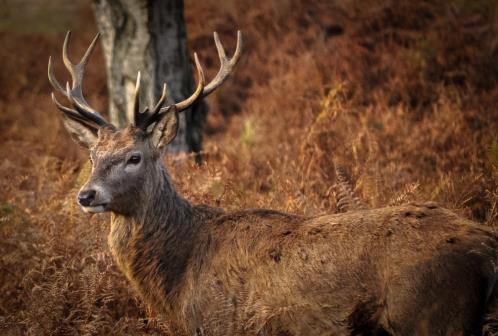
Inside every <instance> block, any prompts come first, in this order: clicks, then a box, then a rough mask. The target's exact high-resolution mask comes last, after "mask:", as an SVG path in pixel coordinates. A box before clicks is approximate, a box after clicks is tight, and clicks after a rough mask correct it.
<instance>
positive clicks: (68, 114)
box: [51, 92, 98, 134]
mask: <svg viewBox="0 0 498 336" xmlns="http://www.w3.org/2000/svg"><path fill="white" fill-rule="evenodd" d="M51 97H52V101H53V102H54V104H55V105H56V106H57V108H59V110H61V111H62V112H64V115H65V116H66V117H68V118H70V119H73V120H76V121H78V122H81V123H84V124H85V125H86V126H88V127H89V128H91V130H92V132H94V133H95V134H97V131H98V130H97V128H95V125H93V124H90V123H89V122H88V119H85V118H84V117H83V116H81V115H80V114H79V113H78V112H77V111H75V110H73V109H71V108H69V107H66V106H64V105H62V104H61V103H59V101H58V100H57V98H55V95H54V93H53V92H52V94H51Z"/></svg>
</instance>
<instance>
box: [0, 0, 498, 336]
mask: <svg viewBox="0 0 498 336" xmlns="http://www.w3.org/2000/svg"><path fill="white" fill-rule="evenodd" d="M5 3H6V5H9V4H10V3H11V1H6V2H5ZM342 3H343V4H342V5H341V4H338V3H335V2H330V1H294V0H290V1H284V0H278V1H261V2H258V4H257V5H255V4H254V2H249V1H248V2H245V3H242V2H240V1H235V0H233V1H224V2H223V4H221V5H220V2H219V1H215V0H207V1H203V2H200V1H199V2H198V1H186V19H187V23H188V35H189V49H190V50H192V51H193V50H196V51H198V52H199V54H200V58H201V61H202V63H203V64H204V65H205V67H206V69H207V75H208V77H212V76H213V74H214V73H215V72H216V70H217V66H218V65H217V64H218V63H217V62H218V59H217V55H216V50H215V47H214V43H213V41H212V35H211V33H212V31H214V30H216V31H218V33H219V34H220V36H221V38H222V40H223V43H224V45H226V46H227V47H228V46H234V44H235V38H236V34H235V31H236V29H241V30H242V31H243V34H244V37H245V50H244V52H243V59H242V61H241V62H240V64H239V65H238V66H237V69H236V71H235V73H234V76H233V78H232V79H231V80H230V81H228V82H227V83H226V84H225V85H224V87H223V88H222V89H221V90H220V91H219V92H218V93H216V94H214V95H213V96H212V97H210V98H208V104H209V106H210V113H209V116H208V120H207V124H206V128H205V132H206V136H205V139H206V140H205V144H204V150H203V156H204V158H205V163H204V164H203V165H202V166H197V165H196V164H195V160H194V156H192V155H186V156H184V157H183V158H175V163H174V164H172V162H171V160H172V159H171V158H168V159H166V161H167V163H168V166H169V167H170V173H171V175H172V178H173V180H174V181H175V183H176V185H177V187H178V189H179V190H180V191H181V192H182V193H183V194H184V195H185V196H186V197H187V198H188V199H190V200H192V201H193V202H199V203H208V204H213V205H219V206H223V207H225V208H228V209H239V208H247V207H264V208H275V209H279V210H283V211H289V212H295V213H301V214H306V215H316V214H320V213H333V212H338V211H340V210H341V209H340V208H341V205H340V204H339V205H338V193H340V190H338V189H337V188H336V187H335V186H336V185H337V183H338V182H340V181H338V180H337V176H336V171H337V169H336V167H341V169H343V170H344V171H345V172H347V174H348V177H349V178H350V179H351V180H352V181H353V182H354V184H353V186H354V187H353V188H354V190H353V192H354V193H355V195H357V196H358V199H360V200H362V202H364V203H365V205H368V206H369V207H379V206H386V205H394V204H402V203H406V202H410V201H425V200H433V201H437V202H439V203H441V204H442V205H443V206H445V207H448V208H451V209H454V210H455V211H457V212H459V213H460V214H461V215H463V216H466V217H468V218H470V219H473V220H475V221H477V222H480V223H482V224H483V225H489V226H495V225H496V224H497V221H498V204H497V202H498V183H497V181H498V180H497V174H498V154H497V153H498V145H497V143H498V111H497V108H496V107H497V106H498V104H497V103H498V99H497V98H498V86H497V83H496V81H497V78H498V62H497V61H496V60H497V59H498V40H497V38H496V36H498V34H497V33H498V27H497V22H498V20H497V10H498V9H497V8H498V5H497V2H496V1H484V0H479V1H468V0H450V1H441V2H433V1H417V2H413V1H379V0H367V1H347V2H342ZM9 13H10V14H9V15H11V16H12V17H9V21H8V22H9V26H8V27H3V28H2V30H1V31H0V42H1V44H2V46H3V48H2V49H0V57H1V59H2V60H3V62H2V63H3V65H2V67H0V87H1V88H2V89H1V91H0V111H1V113H0V139H1V142H0V143H1V145H0V155H1V157H2V159H1V161H0V176H1V178H0V269H1V272H0V293H1V295H0V333H1V334H3V335H21V334H23V335H24V334H27V335H49V334H50V335H68V334H82V335H123V334H143V335H145V334H150V335H155V334H162V333H166V334H174V331H173V330H169V327H168V323H167V321H162V320H161V319H160V317H157V316H156V315H154V312H150V311H147V309H146V308H145V307H144V306H143V305H142V303H141V301H140V300H139V299H138V298H137V297H136V296H135V294H134V293H133V292H132V290H131V289H130V286H129V285H128V284H127V282H126V281H125V279H124V277H123V276H122V275H121V274H120V273H119V271H118V270H117V269H116V266H115V265H114V263H113V260H112V258H111V257H110V255H109V252H108V248H107V243H106V235H107V231H108V229H109V227H108V225H109V224H108V222H109V217H108V215H98V216H89V215H87V214H84V213H82V212H81V211H80V210H79V209H78V207H77V206H76V202H75V196H76V192H77V190H78V188H79V186H80V185H81V183H82V180H83V179H82V178H81V174H84V173H81V171H82V169H83V168H84V167H85V165H86V164H87V160H88V159H87V156H86V153H85V152H84V151H82V150H80V149H78V147H77V145H75V144H73V143H72V142H71V140H70V138H69V136H68V134H67V133H66V132H65V130H64V128H63V127H62V125H61V120H60V118H59V115H58V112H57V111H56V109H55V108H54V106H53V104H52V102H51V101H50V99H49V92H50V91H51V89H50V86H49V83H48V81H47V79H46V65H47V59H48V56H49V55H53V56H54V57H56V58H57V59H58V60H60V58H59V55H60V49H61V43H62V40H63V34H64V31H63V30H65V29H66V28H72V30H73V31H74V33H75V36H74V39H73V40H74V43H73V45H74V49H75V50H74V54H75V55H76V54H77V53H80V54H81V52H82V51H83V50H84V48H85V47H86V45H87V43H88V42H89V41H90V39H91V36H92V35H93V34H94V33H95V25H94V24H93V18H92V14H91V10H90V8H89V4H88V3H87V2H86V1H81V10H79V11H77V13H78V14H75V11H73V10H69V9H68V12H67V13H68V15H75V17H74V19H73V20H70V22H69V23H68V24H67V25H68V27H59V28H58V26H53V25H50V27H51V30H50V32H47V31H45V30H44V29H41V28H40V30H37V29H34V30H33V29H20V28H19V25H17V24H15V23H16V19H17V20H22V17H21V15H20V13H19V14H16V13H17V12H16V11H15V10H11V11H10V12H9ZM57 13H58V14H54V15H56V16H59V15H60V13H59V12H57ZM16 15H18V17H16ZM54 15H50V13H48V14H47V13H46V12H43V15H42V17H43V18H42V17H41V16H40V17H37V19H39V20H42V19H43V20H49V22H50V20H56V19H57V17H54ZM76 15H77V16H76ZM46 24H47V23H46V22H45V23H41V26H46ZM60 63H61V62H59V61H58V62H57V65H58V68H56V70H57V72H58V73H60V74H63V73H64V72H63V69H62V67H61V64H60ZM104 73H105V71H104V69H103V58H102V55H101V54H100V51H99V52H98V53H97V55H95V57H94V59H93V60H92V61H91V64H90V66H89V69H88V73H87V75H86V82H85V91H86V92H87V94H86V95H87V97H88V98H89V101H90V103H91V104H92V105H94V106H95V107H96V108H97V109H99V110H105V106H106V86H105V78H104Z"/></svg>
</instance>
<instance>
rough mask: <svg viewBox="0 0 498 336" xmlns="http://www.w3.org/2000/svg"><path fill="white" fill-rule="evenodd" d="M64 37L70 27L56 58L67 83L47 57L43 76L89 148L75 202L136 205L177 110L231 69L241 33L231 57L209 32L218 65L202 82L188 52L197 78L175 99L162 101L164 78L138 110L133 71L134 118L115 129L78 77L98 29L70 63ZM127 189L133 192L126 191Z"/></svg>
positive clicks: (97, 208)
mask: <svg viewBox="0 0 498 336" xmlns="http://www.w3.org/2000/svg"><path fill="white" fill-rule="evenodd" d="M69 37H70V32H68V34H67V35H66V38H65V40H64V45H63V48H62V58H63V61H64V65H65V66H66V68H67V69H68V71H69V73H70V74H71V78H72V85H71V86H70V85H69V83H67V84H66V88H65V89H64V88H63V86H62V85H61V84H60V83H59V82H58V81H57V79H56V78H55V76H54V73H53V69H52V63H51V60H50V59H49V62H48V78H49V80H50V83H51V84H52V86H53V87H54V88H55V89H56V90H57V91H59V92H60V93H62V94H63V95H64V96H65V97H66V98H67V99H68V100H69V102H70V103H71V104H72V107H66V106H63V105H62V104H60V103H59V102H58V101H57V99H56V98H55V95H54V94H53V93H52V100H53V101H54V103H55V105H56V106H57V107H58V108H59V110H61V111H62V118H63V122H64V126H65V127H66V129H67V130H68V131H69V133H70V134H71V135H72V137H73V139H74V140H75V141H76V142H77V143H79V144H80V145H82V146H84V147H85V148H87V149H88V150H89V151H90V160H91V162H92V173H91V175H90V177H89V179H88V181H87V182H86V183H85V184H84V186H83V187H82V188H81V190H80V191H79V193H78V203H79V204H80V206H81V207H82V208H83V209H84V210H85V211H87V212H93V213H95V212H105V211H113V212H115V213H120V214H127V213H129V212H131V211H133V209H134V207H136V206H137V204H136V203H137V202H136V201H137V200H138V196H139V195H140V194H141V193H144V192H146V190H145V186H148V185H149V186H150V185H151V183H153V182H154V181H153V180H154V178H156V177H157V172H159V171H162V160H161V153H162V152H163V151H162V149H163V148H164V147H165V146H166V145H167V144H169V143H170V142H171V141H172V140H173V139H174V138H175V136H176V133H177V131H178V114H179V113H181V112H182V111H185V110H186V109H188V108H189V107H190V106H192V104H194V103H195V102H196V101H197V100H198V99H200V98H202V97H205V96H207V95H209V94H210V93H211V92H213V91H214V90H215V89H217V88H218V87H219V86H221V84H223V82H224V81H225V80H226V79H227V78H228V76H229V75H230V73H231V72H232V69H233V67H234V66H235V64H236V63H237V62H238V60H239V58H240V53H241V47H242V37H241V33H240V31H239V32H238V33H237V47H236V50H235V53H234V55H233V57H232V58H231V59H229V58H228V57H227V56H226V55H225V51H224V49H223V46H222V45H221V43H220V41H219V38H218V35H217V34H216V33H214V39H215V43H216V48H217V50H218V55H219V57H220V62H221V66H220V70H219V71H218V73H217V74H216V76H215V77H214V79H213V80H212V81H211V82H210V83H209V84H207V85H205V80H204V73H203V71H202V67H201V66H200V63H199V60H198V58H197V55H196V54H195V53H194V59H195V65H196V67H197V73H198V78H199V79H198V84H197V88H196V90H195V92H194V93H193V94H192V95H191V96H190V97H188V98H187V99H185V100H184V101H181V102H179V103H174V104H171V105H166V100H167V86H166V84H164V86H163V92H162V96H161V97H160V99H159V100H158V102H157V103H156V104H155V106H153V107H152V108H145V109H144V110H143V111H140V102H139V91H140V72H139V73H138V76H137V83H136V86H135V95H134V100H133V111H134V121H133V123H132V124H131V125H129V126H127V127H125V128H123V129H117V128H116V127H115V126H114V125H112V124H110V123H109V122H108V121H106V120H105V119H104V118H103V117H102V116H101V115H100V114H99V113H98V112H97V111H96V110H94V109H93V108H92V107H90V105H88V103H87V102H86V100H85V98H84V97H83V93H82V80H83V75H84V70H85V66H86V64H87V62H88V59H89V57H90V55H91V53H92V51H93V49H94V48H95V45H96V42H97V40H98V37H99V35H98V34H97V36H96V37H95V38H94V39H93V41H92V43H91V44H90V47H89V48H88V50H87V51H86V53H85V54H84V56H83V58H82V59H81V61H80V62H79V63H78V64H73V63H72V62H71V61H70V60H69V58H68V52H67V49H68V43H69ZM133 195H136V197H132V196H133Z"/></svg>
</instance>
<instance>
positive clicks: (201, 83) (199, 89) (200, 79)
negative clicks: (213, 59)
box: [159, 53, 206, 113]
mask: <svg viewBox="0 0 498 336" xmlns="http://www.w3.org/2000/svg"><path fill="white" fill-rule="evenodd" d="M194 60H195V66H196V68H197V77H198V83H197V88H196V89H195V91H194V93H192V95H191V96H190V97H188V98H187V99H185V100H184V101H181V102H179V103H176V104H175V106H176V109H177V111H178V112H182V111H184V110H186V109H188V108H189V107H190V106H192V104H193V103H195V101H196V100H197V99H198V98H200V97H201V94H202V92H203V90H204V84H205V82H206V78H205V77H204V71H203V70H202V66H201V63H200V62H199V58H198V57H197V53H194ZM168 109H169V106H166V107H163V108H161V109H160V110H159V113H163V112H165V111H166V110H168Z"/></svg>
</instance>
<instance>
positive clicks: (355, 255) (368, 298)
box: [183, 204, 497, 335]
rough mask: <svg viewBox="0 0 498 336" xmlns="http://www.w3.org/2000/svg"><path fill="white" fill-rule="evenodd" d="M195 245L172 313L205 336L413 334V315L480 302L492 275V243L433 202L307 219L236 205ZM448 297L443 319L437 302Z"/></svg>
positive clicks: (433, 313) (429, 315) (206, 228)
mask: <svg viewBox="0 0 498 336" xmlns="http://www.w3.org/2000/svg"><path fill="white" fill-rule="evenodd" d="M198 239H199V241H198V244H196V246H197V248H198V250H196V251H194V253H193V257H192V262H191V266H190V268H189V271H188V272H187V277H186V279H187V281H188V283H189V284H190V286H187V288H191V289H192V290H191V291H189V290H186V292H185V295H184V300H183V312H184V314H185V316H184V317H185V319H186V320H187V321H189V323H190V328H192V329H197V328H200V327H202V328H204V329H206V331H205V333H206V334H213V335H216V334H256V333H257V332H262V331H266V332H269V333H272V331H277V330H278V331H280V332H282V331H284V332H287V333H288V334H290V335H299V334H302V335H314V334H320V333H321V332H324V331H327V332H334V331H335V332H336V333H338V334H341V333H343V332H345V331H351V330H353V329H355V330H359V331H361V330H362V329H364V330H372V329H375V328H381V326H382V328H384V329H386V330H387V329H389V328H392V329H391V330H397V328H398V329H399V328H408V329H406V330H407V332H410V331H411V332H414V331H416V330H418V329H409V328H410V327H411V323H415V322H414V321H412V318H413V316H414V315H416V316H418V317H419V318H427V319H430V321H429V320H428V321H427V323H428V324H430V323H432V322H434V323H435V322H436V321H437V320H441V321H446V320H447V319H449V318H451V319H455V318H459V316H456V315H458V314H460V313H459V308H460V306H462V307H463V306H466V307H468V306H472V307H473V305H475V306H478V305H481V306H482V305H483V304H482V302H481V301H482V300H485V299H486V297H487V295H489V293H488V291H489V287H490V286H491V285H490V283H491V282H494V277H495V276H494V274H495V270H494V262H495V259H496V258H495V250H496V245H497V239H496V236H495V235H494V234H493V233H492V232H491V231H490V230H488V229H486V228H484V227H482V226H480V225H477V224H474V223H472V222H470V221H468V220H465V219H463V218H461V217H458V216H457V215H456V214H454V213H453V212H451V211H448V210H445V209H441V208H439V207H437V206H435V205H433V204H423V205H407V206H401V207H391V208H382V209H375V210H365V211H358V212H351V213H344V214H335V215H327V216H321V217H315V218H303V217H299V216H295V215H290V214H285V213H280V212H276V211H271V210H247V211H242V212H236V213H231V214H224V215H221V216H219V217H217V218H216V219H214V220H212V221H210V222H209V223H208V224H206V225H205V226H204V230H203V231H202V233H201V234H200V235H199V238H198ZM194 289H195V290H194ZM467 292H472V295H465V293H467ZM455 293H464V295H462V297H461V299H460V303H457V304H453V306H452V308H451V309H453V311H454V314H451V313H449V314H448V309H449V310H450V311H452V310H451V309H450V308H445V309H442V307H440V306H439V305H440V304H443V305H448V304H449V302H453V301H454V300H453V299H454V296H455V295H456V294H455ZM445 297H446V299H444V300H442V299H441V298H445ZM448 300H449V301H448ZM474 301H475V302H474ZM431 302H432V304H431V305H429V304H428V303H431ZM413 309H415V310H413ZM421 311H422V312H426V313H425V315H424V314H422V313H421ZM441 311H444V312H445V313H444V314H442V313H441ZM481 313H482V312H481ZM435 319H437V320H435ZM429 322H430V323H429ZM400 323H401V324H402V325H398V324H400ZM438 323H439V322H438ZM472 323H473V322H470V321H469V322H468V324H472ZM470 327H471V326H469V328H470ZM412 328H416V327H415V326H413V327H412Z"/></svg>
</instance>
